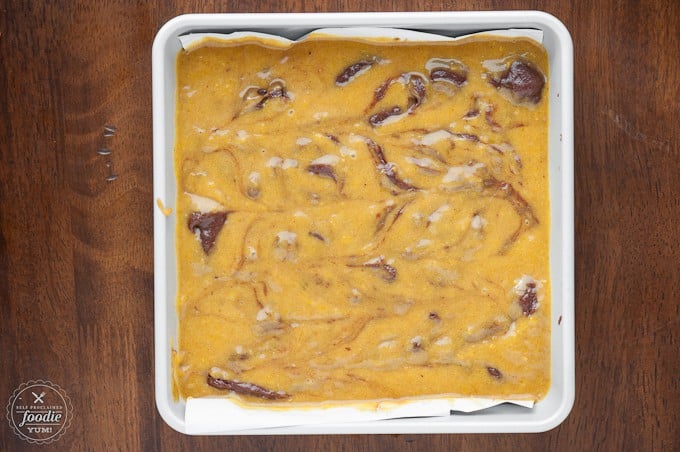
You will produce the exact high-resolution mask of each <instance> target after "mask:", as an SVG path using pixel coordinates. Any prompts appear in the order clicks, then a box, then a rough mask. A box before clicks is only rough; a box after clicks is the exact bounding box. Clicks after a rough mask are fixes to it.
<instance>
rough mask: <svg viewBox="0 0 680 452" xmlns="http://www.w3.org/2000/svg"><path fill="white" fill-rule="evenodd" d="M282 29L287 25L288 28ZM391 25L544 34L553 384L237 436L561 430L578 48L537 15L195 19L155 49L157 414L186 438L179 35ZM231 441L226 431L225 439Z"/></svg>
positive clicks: (569, 337) (570, 289)
mask: <svg viewBox="0 0 680 452" xmlns="http://www.w3.org/2000/svg"><path fill="white" fill-rule="evenodd" d="M282 24H286V25H285V26H283V25H282ZM345 26H347V27H349V26H351V27H357V26H369V27H391V28H407V29H416V30H421V31H426V32H430V33H439V34H450V35H459V34H465V33H470V32H476V31H484V30H493V29H502V28H536V29H540V30H542V31H543V34H544V46H545V47H546V49H547V50H548V54H549V60H550V69H551V70H550V86H551V90H550V130H549V148H550V163H549V171H550V195H551V204H552V205H551V210H552V212H551V213H552V217H551V224H552V231H551V250H550V255H551V279H552V294H553V295H552V299H553V300H552V321H553V322H552V337H551V342H552V364H551V370H552V386H551V390H550V392H549V393H548V395H547V396H546V397H545V399H543V400H541V401H540V402H539V403H537V404H536V406H535V407H534V408H533V409H531V410H527V409H523V408H519V407H513V406H509V405H501V406H498V407H494V408H491V409H488V410H484V411H480V412H476V413H472V414H465V415H463V414H458V413H455V414H452V415H451V416H450V417H447V418H418V419H392V420H383V421H377V422H365V423H360V422H357V423H347V424H323V425H315V426H296V427H281V428H276V429H258V430H249V431H247V432H234V434H244V433H247V434H352V433H506V432H507V433H512V432H541V431H546V430H550V429H552V428H554V427H556V426H557V425H559V424H560V423H561V422H562V421H563V420H564V419H566V417H567V416H568V415H569V412H570V411H571V407H572V405H573V402H574V397H575V375H574V368H575V363H574V325H575V323H574V320H575V319H574V242H573V240H574V226H573V225H574V211H573V193H574V189H573V49H572V41H571V36H570V35H569V32H568V31H567V29H566V28H565V26H564V25H563V24H562V23H561V22H560V21H559V20H558V19H556V18H555V17H554V16H551V15H549V14H547V13H543V12H539V11H490V12H418V13H401V12H400V13H292V14H285V13H273V14H190V15H183V16H178V17H176V18H174V19H172V20H170V21H169V22H167V23H166V24H165V25H164V26H163V27H162V28H161V29H160V30H159V32H158V34H157V35H156V39H155V40H154V45H153V51H152V71H153V77H152V85H153V139H154V144H153V146H154V147H153V154H154V155H153V159H154V181H153V183H154V286H155V289H154V318H155V324H154V331H155V391H156V406H157V408H158V411H159V413H160V414H161V417H162V418H163V419H164V420H165V422H166V423H167V424H168V425H170V426H171V427H172V428H173V429H175V430H177V431H179V432H182V433H185V432H186V426H185V423H184V402H182V401H175V400H174V399H173V397H172V388H171V386H172V381H171V375H172V374H171V362H170V361H171V360H170V349H171V348H172V347H173V346H174V345H175V343H174V338H176V335H177V316H176V309H175V282H176V278H175V259H174V231H175V216H174V215H170V216H168V217H166V216H164V215H163V213H162V212H161V211H160V209H158V208H157V207H156V206H155V202H156V200H157V199H161V200H162V201H163V202H164V203H165V204H167V205H169V206H172V205H173V204H174V199H175V186H174V180H175V174H174V168H173V164H172V162H173V160H172V153H173V144H174V115H175V109H174V95H175V74H174V70H175V58H176V55H177V52H178V51H179V50H180V48H181V45H180V43H179V40H178V39H176V38H177V37H178V36H180V35H183V34H186V33H190V32H201V31H216V32H222V33H224V32H230V31H234V30H249V31H262V32H265V33H271V34H279V35H282V36H285V37H287V38H290V39H296V38H298V37H300V36H302V35H304V34H306V33H308V32H309V31H311V30H313V29H318V28H327V27H345ZM227 434H228V433H227Z"/></svg>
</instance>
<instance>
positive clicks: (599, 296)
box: [0, 0, 680, 451]
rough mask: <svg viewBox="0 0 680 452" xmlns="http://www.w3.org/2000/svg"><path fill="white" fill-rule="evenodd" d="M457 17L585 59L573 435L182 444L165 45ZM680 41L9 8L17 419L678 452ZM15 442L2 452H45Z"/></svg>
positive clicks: (78, 435) (344, 443)
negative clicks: (212, 29)
mask: <svg viewBox="0 0 680 452" xmlns="http://www.w3.org/2000/svg"><path fill="white" fill-rule="evenodd" d="M451 9H461V10H467V9H482V10H488V9H544V10H546V11H548V12H550V13H552V14H554V15H556V16H557V17H559V18H560V19H561V20H562V21H563V22H564V23H565V24H566V25H567V27H568V28H569V30H570V31H571V33H572V36H573V39H574V50H575V67H576V79H575V86H576V92H575V106H576V107H575V125H576V136H575V143H576V145H575V166H576V180H575V182H576V314H577V318H576V324H577V355H576V363H577V366H576V372H577V374H576V375H577V394H576V403H575V406H574V409H573V411H572V413H571V415H570V416H569V418H568V419H567V420H566V421H565V422H564V423H563V424H562V425H561V426H559V427H558V428H556V429H554V430H552V431H550V432H547V433H543V434H533V435H423V436H418V435H384V436H309V437H302V436H301V437H245V436H241V437H202V438H193V437H188V436H183V435H180V434H178V433H176V432H174V431H173V430H171V429H170V428H169V427H168V426H166V425H165V424H164V423H163V421H162V420H161V419H160V417H159V415H158V414H157V412H156V409H155V406H154V401H153V351H152V346H153V327H152V322H153V258H152V251H153V247H152V235H153V226H152V206H153V199H152V163H151V146H152V142H151V61H150V60H151V43H152V41H153V37H154V35H155V33H156V31H157V30H158V29H159V28H160V26H161V25H162V24H163V23H164V22H165V21H167V20H168V19H170V18H172V17H173V16H175V15H178V14H181V13H186V12H253V11H259V12H266V11H277V12H293V11H333V10H338V11H352V10H354V11H358V10H385V11H397V10H404V11H408V10H451ZM678 24H680V2H677V1H674V0H668V1H661V0H659V1H655V2H639V1H635V0H616V1H615V0H607V1H602V2H597V3H593V2H586V1H576V2H571V1H557V2H545V3H543V2H537V1H528V0H527V1H521V0H516V1H510V2H496V1H491V0H489V1H482V0H479V1H474V0H466V1H460V2H445V1H442V0H412V1H401V2H398V1H394V0H377V1H375V2H370V3H369V2H366V1H358V2H350V1H347V0H342V1H340V2H330V1H327V0H319V1H318V2H315V3H314V4H311V3H304V2H299V1H293V0H288V1H280V2H275V1H268V2H256V1H253V0H242V1H239V2H236V1H232V2H218V1H215V2H202V1H201V2H199V1H184V2H180V1H170V0H167V1H165V0H164V1H160V0H158V1H151V2H148V3H147V2H132V1H130V2H124V1H103V2H94V1H91V2H87V1H84V0H78V1H62V2H32V1H5V2H1V3H0V63H1V64H0V309H1V311H0V317H1V325H2V330H1V334H0V353H1V355H0V358H1V360H0V362H1V363H2V365H1V366H0V403H1V404H2V406H3V407H4V404H5V403H6V401H7V400H8V398H9V396H10V395H11V394H12V391H13V390H14V389H15V388H16V387H17V386H19V384H20V383H22V382H25V381H27V380H31V379H49V380H52V381H54V382H56V383H58V384H60V385H61V386H62V387H63V388H64V389H65V390H66V392H67V393H68V394H69V395H70V397H71V399H72V402H73V405H74V410H75V418H74V421H73V423H72V425H71V427H70V429H69V430H68V432H67V433H66V434H65V435H64V436H63V438H61V439H60V440H59V441H58V442H56V443H54V444H52V445H50V446H41V447H42V448H43V449H44V450H160V449H162V450H189V449H192V450H193V449H196V450H222V449H229V450H274V451H276V450H373V449H380V450H391V449H398V450H468V449H471V450H476V449H479V450H565V451H571V450H607V451H608V450H617V451H618V450H634V451H642V450H668V451H670V450H680V439H679V438H680V415H679V414H678V413H679V412H680V392H679V389H678V388H679V387H680V359H678V355H679V352H680V333H679V332H678V331H679V330H680V307H679V306H680V264H679V263H678V261H679V258H680V240H679V237H680V226H678V225H680V190H679V189H678V187H680V119H679V118H680V101H679V100H678V99H680V92H679V91H680V75H679V74H680V71H679V70H678V69H679V66H678V57H680V54H679V53H678V52H679V49H680V27H679V26H678ZM105 124H112V125H115V126H116V127H117V132H116V134H115V135H114V136H113V137H110V138H105V137H103V126H104V125H105ZM102 146H107V147H109V148H110V149H111V150H112V153H111V154H110V155H109V156H101V155H98V154H97V153H96V150H97V148H99V147H102ZM111 174H117V175H118V178H117V179H116V180H114V181H112V182H107V181H106V177H107V176H109V175H111ZM0 425H2V427H0V431H1V432H2V433H1V436H0V450H21V449H28V448H29V447H28V444H27V443H24V442H22V441H21V440H19V439H18V438H17V437H16V436H15V435H14V434H12V433H11V431H10V430H9V427H8V424H7V422H6V421H5V420H4V419H3V420H2V422H0Z"/></svg>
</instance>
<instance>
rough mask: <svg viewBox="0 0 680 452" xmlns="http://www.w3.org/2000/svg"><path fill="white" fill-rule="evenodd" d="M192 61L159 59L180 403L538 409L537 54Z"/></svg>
mask: <svg viewBox="0 0 680 452" xmlns="http://www.w3.org/2000/svg"><path fill="white" fill-rule="evenodd" d="M205 44H206V45H204V46H201V47H200V48H197V49H195V50H192V51H190V52H185V51H183V52H181V53H180V55H179V56H178V59H177V82H178V88H177V94H176V99H177V101H176V102H177V116H176V130H177V135H176V146H175V168H176V174H177V187H178V195H177V200H176V212H177V213H176V214H177V219H178V221H177V231H176V239H177V256H178V262H177V269H178V281H179V283H178V299H177V309H178V313H179V318H180V323H179V328H180V332H179V343H178V349H177V350H176V351H175V353H174V359H173V362H174V365H175V380H176V381H175V385H176V390H177V391H178V393H179V395H180V396H181V397H185V398H186V397H200V396H207V395H219V394H224V395H231V396H232V397H236V398H240V399H242V400H243V401H248V402H255V403H257V402H266V403H275V404H281V403H290V402H320V401H330V400H372V399H383V398H404V397H423V396H437V395H450V396H464V397H467V396H475V397H497V398H504V399H534V400H537V399H540V398H541V397H543V396H544V395H545V394H546V392H547V391H548V389H549V386H550V283H549V279H548V278H549V251H548V250H549V231H550V218H549V194H548V174H547V158H548V157H547V155H548V153H547V126H548V99H547V96H548V87H547V81H546V80H547V77H546V76H547V74H548V63H547V56H546V52H545V50H544V49H543V48H542V47H540V46H539V45H537V44H536V43H535V42H533V41H531V40H528V39H512V40H511V39H503V38H498V37H475V38H469V39H465V40H461V41H457V42H454V43H431V44H430V43H428V44H424V43H417V44H409V43H404V42H393V41H372V42H369V41H366V40H362V41H359V40H356V41H353V40H339V39H326V38H324V37H317V38H312V39H308V40H306V41H303V42H300V43H296V44H294V45H292V46H290V47H288V48H282V47H281V46H276V45H273V44H272V43H270V42H267V41H261V42H257V41H255V40H250V41H243V42H239V43H236V44H232V45H225V44H224V43H218V42H210V41H208V42H206V43H205Z"/></svg>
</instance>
